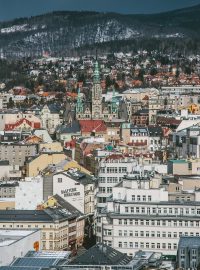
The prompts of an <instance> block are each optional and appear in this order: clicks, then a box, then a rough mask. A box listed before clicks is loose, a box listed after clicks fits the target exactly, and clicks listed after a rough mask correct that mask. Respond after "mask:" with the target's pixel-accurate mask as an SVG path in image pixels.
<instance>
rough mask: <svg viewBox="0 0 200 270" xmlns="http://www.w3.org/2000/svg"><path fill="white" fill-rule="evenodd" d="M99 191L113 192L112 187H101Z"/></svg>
mask: <svg viewBox="0 0 200 270" xmlns="http://www.w3.org/2000/svg"><path fill="white" fill-rule="evenodd" d="M99 193H112V187H107V188H105V187H99Z"/></svg>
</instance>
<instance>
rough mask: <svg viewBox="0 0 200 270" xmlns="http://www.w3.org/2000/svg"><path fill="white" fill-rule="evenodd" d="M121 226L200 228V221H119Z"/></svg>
mask: <svg viewBox="0 0 200 270" xmlns="http://www.w3.org/2000/svg"><path fill="white" fill-rule="evenodd" d="M118 224H119V225H135V226H138V225H139V226H167V227H171V226H172V227H199V224H200V223H199V221H187V220H186V221H182V220H180V221H177V220H139V219H135V220H133V219H119V220H118Z"/></svg>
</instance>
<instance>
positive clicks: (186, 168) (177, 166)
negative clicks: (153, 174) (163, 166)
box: [168, 159, 200, 175]
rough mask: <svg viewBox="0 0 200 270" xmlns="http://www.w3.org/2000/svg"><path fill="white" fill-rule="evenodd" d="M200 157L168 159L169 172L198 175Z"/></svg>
mask: <svg viewBox="0 0 200 270" xmlns="http://www.w3.org/2000/svg"><path fill="white" fill-rule="evenodd" d="M199 172H200V159H188V160H186V159H173V160H169V161H168V173H169V174H173V175H198V174H199Z"/></svg>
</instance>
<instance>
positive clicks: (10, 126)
mask: <svg viewBox="0 0 200 270" xmlns="http://www.w3.org/2000/svg"><path fill="white" fill-rule="evenodd" d="M24 122H25V123H26V124H28V125H29V126H30V127H32V128H40V123H39V122H31V121H29V120H28V119H26V118H22V119H20V120H19V121H17V122H16V123H14V124H5V130H13V129H15V128H17V127H19V126H20V125H21V124H23V123H24Z"/></svg>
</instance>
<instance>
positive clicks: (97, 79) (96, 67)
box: [93, 50, 100, 83]
mask: <svg viewBox="0 0 200 270" xmlns="http://www.w3.org/2000/svg"><path fill="white" fill-rule="evenodd" d="M97 59H98V57H97V50H96V61H95V65H94V78H93V80H94V83H99V82H100V75H99V63H98V60H97Z"/></svg>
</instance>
